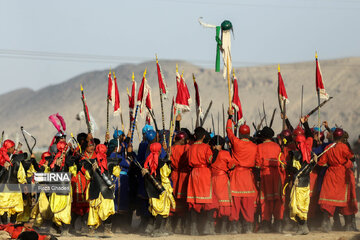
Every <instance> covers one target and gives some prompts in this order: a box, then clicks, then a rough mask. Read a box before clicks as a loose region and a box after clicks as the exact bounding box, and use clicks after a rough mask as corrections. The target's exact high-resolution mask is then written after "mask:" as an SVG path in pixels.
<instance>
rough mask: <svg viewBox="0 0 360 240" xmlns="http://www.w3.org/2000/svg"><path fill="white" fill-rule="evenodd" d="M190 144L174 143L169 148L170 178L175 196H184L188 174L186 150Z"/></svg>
mask: <svg viewBox="0 0 360 240" xmlns="http://www.w3.org/2000/svg"><path fill="white" fill-rule="evenodd" d="M189 148H190V145H188V144H186V145H175V146H173V147H172V148H171V156H170V159H171V168H172V172H171V180H172V182H173V189H174V195H175V198H177V199H179V198H185V199H186V192H187V186H188V180H189V174H190V167H189V161H188V155H187V151H188V150H189Z"/></svg>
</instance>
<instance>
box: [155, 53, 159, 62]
mask: <svg viewBox="0 0 360 240" xmlns="http://www.w3.org/2000/svg"><path fill="white" fill-rule="evenodd" d="M155 57H156V63H159V59H158V56H157V54H156V53H155Z"/></svg>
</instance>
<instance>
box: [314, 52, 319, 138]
mask: <svg viewBox="0 0 360 240" xmlns="http://www.w3.org/2000/svg"><path fill="white" fill-rule="evenodd" d="M317 59H318V55H317V51H315V61H316V60H317ZM316 67H317V65H316ZM315 78H316V75H315ZM316 92H317V96H318V127H319V130H318V139H320V89H319V88H318V89H316Z"/></svg>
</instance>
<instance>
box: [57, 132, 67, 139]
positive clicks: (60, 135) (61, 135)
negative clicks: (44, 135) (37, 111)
mask: <svg viewBox="0 0 360 240" xmlns="http://www.w3.org/2000/svg"><path fill="white" fill-rule="evenodd" d="M55 137H59V138H63V137H66V133H64V132H57V133H56V134H55Z"/></svg>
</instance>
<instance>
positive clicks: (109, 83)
mask: <svg viewBox="0 0 360 240" xmlns="http://www.w3.org/2000/svg"><path fill="white" fill-rule="evenodd" d="M111 90H112V78H111V71H110V72H109V77H108V99H109V100H110V101H111Z"/></svg>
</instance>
